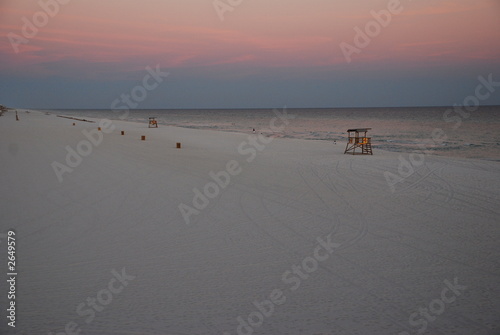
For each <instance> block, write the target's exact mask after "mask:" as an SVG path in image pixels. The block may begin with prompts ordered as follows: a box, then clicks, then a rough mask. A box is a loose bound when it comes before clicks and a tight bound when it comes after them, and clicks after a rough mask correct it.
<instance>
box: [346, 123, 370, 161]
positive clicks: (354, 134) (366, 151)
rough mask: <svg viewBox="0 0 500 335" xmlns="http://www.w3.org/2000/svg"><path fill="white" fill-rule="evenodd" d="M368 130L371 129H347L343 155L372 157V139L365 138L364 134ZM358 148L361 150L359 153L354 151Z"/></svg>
mask: <svg viewBox="0 0 500 335" xmlns="http://www.w3.org/2000/svg"><path fill="white" fill-rule="evenodd" d="M370 129H372V128H359V129H347V132H348V133H349V138H348V140H347V145H346V147H345V151H344V154H347V153H352V154H353V155H373V151H372V138H371V137H366V133H367V132H368V130H370ZM360 134H361V136H360ZM358 148H359V149H361V152H356V149H358Z"/></svg>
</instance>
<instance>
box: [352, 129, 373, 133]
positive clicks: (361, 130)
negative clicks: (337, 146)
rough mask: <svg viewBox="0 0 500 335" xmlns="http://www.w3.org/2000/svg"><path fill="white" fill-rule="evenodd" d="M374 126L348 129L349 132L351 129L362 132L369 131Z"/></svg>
mask: <svg viewBox="0 0 500 335" xmlns="http://www.w3.org/2000/svg"><path fill="white" fill-rule="evenodd" d="M370 129H372V128H357V129H347V131H348V132H351V131H357V132H358V133H361V132H365V131H368V130H370Z"/></svg>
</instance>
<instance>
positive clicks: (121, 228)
mask: <svg viewBox="0 0 500 335" xmlns="http://www.w3.org/2000/svg"><path fill="white" fill-rule="evenodd" d="M20 118H21V120H20V121H19V122H16V121H15V117H14V114H13V113H12V112H9V113H7V114H4V116H2V117H0V184H1V185H2V186H1V187H2V191H1V193H0V224H1V231H0V233H5V232H6V231H7V230H8V229H9V228H14V229H15V230H16V232H17V237H18V251H17V255H18V258H19V261H18V266H19V270H18V271H19V276H18V292H17V293H18V294H17V300H16V302H17V304H18V310H17V313H18V314H17V327H16V328H15V329H12V328H11V327H8V326H7V325H6V323H7V321H6V319H5V312H2V314H1V315H2V318H1V319H2V320H3V321H2V322H1V324H0V333H2V334H4V333H6V334H10V333H12V334H48V333H49V332H54V333H56V332H57V333H62V332H63V331H64V329H65V327H66V326H67V325H69V326H68V327H69V328H68V330H71V327H73V326H74V327H77V328H78V329H79V330H80V331H81V332H80V333H81V334H224V333H225V332H227V333H228V334H238V333H240V334H250V333H252V332H253V333H254V334H384V335H385V334H400V333H401V334H406V333H404V332H405V331H406V332H407V333H409V334H417V333H418V331H419V330H421V331H422V332H423V331H424V330H425V331H426V333H428V334H499V333H500V316H499V315H500V313H499V311H500V286H499V285H498V283H499V282H500V266H499V265H500V261H499V259H500V257H499V256H500V243H499V242H498V240H499V237H500V224H499V209H498V204H499V194H500V191H499V189H500V187H499V186H500V165H499V164H498V163H495V162H486V161H478V160H465V159H463V160H461V159H450V158H444V157H436V156H426V157H425V163H424V164H423V165H421V166H419V167H418V168H417V169H416V172H415V173H414V174H413V175H411V176H409V177H408V178H407V179H405V180H404V181H403V182H401V183H399V184H397V185H396V188H395V192H391V189H390V188H389V186H388V184H387V181H386V179H385V177H384V172H385V171H390V172H392V173H397V169H398V164H399V159H398V157H399V154H397V153H389V152H382V151H380V150H375V155H374V156H370V157H366V156H348V155H343V154H342V153H343V149H344V146H343V145H342V144H338V145H333V144H332V143H329V142H314V141H304V140H286V139H276V140H274V141H272V142H271V143H269V144H267V145H265V147H264V148H262V151H259V152H258V153H257V156H256V157H255V159H254V160H253V161H251V162H247V159H249V158H250V157H251V156H250V154H244V155H242V154H240V153H238V147H239V145H240V144H241V143H243V142H245V141H248V135H246V134H235V133H221V132H212V131H202V130H190V129H181V128H174V127H162V128H159V129H147V128H146V126H145V125H142V124H134V123H127V122H113V125H114V126H116V130H115V131H114V132H112V133H109V134H105V133H102V135H103V140H102V143H101V144H100V145H98V146H93V147H92V152H91V153H90V155H88V156H87V157H84V158H83V160H82V162H81V164H80V165H78V166H77V167H75V168H74V170H73V171H72V172H71V173H66V174H64V176H63V182H59V181H58V179H57V176H56V174H55V172H54V170H53V168H52V166H51V164H52V163H53V162H54V161H58V162H60V163H62V164H63V163H65V156H66V149H65V147H66V146H68V145H69V146H70V147H72V148H73V149H74V148H76V147H77V145H78V144H79V143H80V142H81V141H82V140H85V139H86V138H85V136H84V135H83V133H82V131H83V130H87V131H91V130H94V129H95V128H96V127H97V126H98V125H97V123H95V124H92V123H85V122H76V123H77V125H76V126H72V122H73V121H72V120H67V119H62V118H57V117H55V116H54V115H45V114H42V113H36V112H32V113H29V114H27V113H24V112H22V113H20ZM291 122H300V121H299V120H294V121H291ZM353 126H355V125H353ZM119 130H125V131H126V135H125V136H121V135H120V134H119ZM140 135H146V136H147V141H140V140H139V138H140ZM176 142H182V149H181V150H178V149H176V148H175V143H176ZM249 147H250V146H249V145H247V144H245V145H243V147H242V148H243V149H248V148H249ZM403 156H404V155H403ZM405 157H406V159H408V156H407V155H406V156H405ZM233 160H234V161H236V162H237V163H238V164H239V165H238V166H239V168H240V169H241V172H240V173H239V174H235V175H233V176H231V175H230V177H231V180H230V182H229V184H228V186H227V187H226V188H224V189H223V190H222V192H220V194H218V195H217V196H214V198H213V199H209V204H208V206H207V207H206V208H204V209H201V210H200V211H199V213H198V214H194V215H191V216H190V221H191V224H189V225H187V224H186V223H185V221H184V219H183V216H182V215H181V212H180V210H179V205H180V204H185V205H189V206H193V203H192V202H193V197H194V196H195V192H194V191H193V189H194V188H197V189H199V190H203V187H204V186H205V185H206V184H207V183H209V182H211V181H213V180H212V178H211V177H210V176H209V173H210V172H211V171H213V172H215V173H217V172H219V171H223V170H226V164H227V163H228V162H229V161H233ZM233 167H234V166H233ZM329 239H330V240H331V245H330V247H324V246H323V245H325V244H327V241H328V240H329ZM332 245H334V247H332ZM0 248H1V250H2V258H1V259H2V262H4V260H5V256H4V255H6V244H5V240H0ZM294 266H301V269H299V270H297V267H295V268H294ZM122 269H124V270H123V271H125V273H126V276H129V279H128V280H126V279H125V280H124V279H123V275H122V277H121V279H122V282H120V281H119V280H115V279H116V278H118V277H119V276H118V277H117V275H116V272H118V273H120V272H122ZM113 270H116V272H113ZM294 271H295V272H294ZM307 271H309V272H307ZM126 276H125V277H126ZM111 282H112V283H111ZM110 283H111V286H110ZM123 283H126V284H127V285H126V286H124V284H123ZM457 283H458V284H457ZM113 285H114V286H113ZM450 285H451V286H453V287H454V290H453V289H449V287H450ZM463 286H465V287H466V288H463ZM447 287H448V289H447ZM120 288H121V289H120ZM0 289H1V295H0V296H1V300H0V301H1V303H2V310H4V306H5V304H4V302H5V301H6V299H5V296H6V293H4V292H7V287H6V284H5V282H4V281H3V280H2V281H1V283H0ZM111 290H114V291H115V293H113V292H111ZM117 291H119V292H117ZM443 291H444V295H442V294H443ZM110 292H111V293H110ZM88 297H90V298H92V297H93V298H94V299H96V298H98V299H97V302H96V304H94V309H93V312H92V307H89V306H90V305H89V303H87V298H88ZM99 299H100V300H99ZM266 300H268V301H269V303H268V302H265V301H266ZM271 300H272V301H275V303H274V304H273V303H272V302H270V301H271ZM90 301H91V300H90ZM99 301H100V302H99ZM255 301H257V302H260V303H261V304H263V306H264V310H263V312H261V313H263V314H267V316H266V315H263V314H257V313H256V312H257V311H258V309H257V307H256V306H255V305H254V304H253V303H254V302H255ZM270 306H272V307H270ZM78 307H80V309H79V312H78V311H77V309H78ZM424 308H425V309H426V310H423V309H424ZM252 313H253V314H252ZM412 313H415V314H413V316H412V317H411V315H412ZM92 315H93V316H92ZM249 316H250V319H251V320H250V321H248V318H249ZM238 317H241V318H240V319H238ZM252 318H253V319H252ZM242 320H245V321H244V322H246V323H248V322H250V324H248V325H245V326H240V325H241V324H242ZM72 322H74V324H72ZM252 322H253V326H251V324H252ZM65 333H68V334H69V333H71V331H67V332H65Z"/></svg>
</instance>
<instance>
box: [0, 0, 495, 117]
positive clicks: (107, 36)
mask: <svg viewBox="0 0 500 335" xmlns="http://www.w3.org/2000/svg"><path fill="white" fill-rule="evenodd" d="M0 36H1V38H0V104H2V105H6V106H9V107H16V108H34V109H36V108H38V109H52V108H62V109H64V108H68V109H69V108H75V109H83V108H96V109H108V108H111V106H112V104H113V102H114V101H116V99H119V100H120V101H123V99H124V98H123V97H124V96H125V97H126V96H129V97H130V98H129V100H128V101H129V102H128V103H129V104H130V105H132V106H133V107H134V108H139V109H148V108H160V109H168V108H275V107H276V108H278V107H283V106H288V107H290V108H292V107H295V108H308V107H310V108H321V107H326V108H330V107H386V106H388V107H392V106H451V105H453V104H463V102H464V99H466V98H467V97H468V96H470V95H474V94H475V90H476V87H477V86H478V85H479V83H480V81H479V80H478V78H479V77H480V76H482V77H484V78H487V77H488V76H489V75H492V78H493V80H494V81H498V82H500V42H499V41H500V0H452V1H450V0H383V1H381V0H369V1H368V0H307V1H305V0H273V1H269V0H141V1H132V0H105V1H103V0H37V1H34V0H0ZM148 68H149V69H150V71H153V72H154V71H155V70H156V71H157V73H158V71H159V72H161V73H167V72H168V76H167V75H165V74H162V75H161V76H160V77H158V75H157V77H158V78H157V79H154V76H152V75H151V74H150V72H148V70H147V69H148ZM145 83H146V84H145ZM146 86H147V89H146ZM499 92H500V87H499V88H498V89H497V91H495V92H493V93H492V94H491V96H490V97H489V98H488V99H482V100H481V101H480V103H481V104H483V105H500V93H499Z"/></svg>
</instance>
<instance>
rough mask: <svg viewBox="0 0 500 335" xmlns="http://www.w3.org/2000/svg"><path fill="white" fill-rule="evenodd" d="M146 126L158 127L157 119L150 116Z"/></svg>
mask: <svg viewBox="0 0 500 335" xmlns="http://www.w3.org/2000/svg"><path fill="white" fill-rule="evenodd" d="M148 128H158V121H156V118H155V117H150V118H149V125H148Z"/></svg>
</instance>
